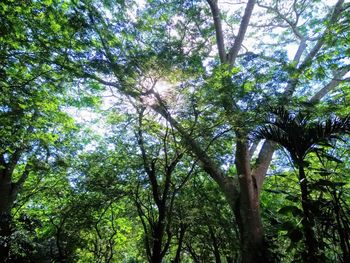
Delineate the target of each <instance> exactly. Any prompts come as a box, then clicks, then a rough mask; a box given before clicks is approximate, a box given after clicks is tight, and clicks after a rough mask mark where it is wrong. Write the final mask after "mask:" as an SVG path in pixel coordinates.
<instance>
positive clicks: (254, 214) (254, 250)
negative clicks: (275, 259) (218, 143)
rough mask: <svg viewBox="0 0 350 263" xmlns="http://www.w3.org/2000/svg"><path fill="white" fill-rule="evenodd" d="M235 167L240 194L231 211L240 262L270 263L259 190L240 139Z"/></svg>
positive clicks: (244, 145)
mask: <svg viewBox="0 0 350 263" xmlns="http://www.w3.org/2000/svg"><path fill="white" fill-rule="evenodd" d="M236 167H237V172H238V178H239V186H240V194H239V199H238V200H237V202H236V204H235V207H233V209H234V213H235V216H236V219H237V221H238V226H239V229H240V238H241V256H242V262H243V263H259V262H261V263H267V262H271V259H269V257H268V250H267V247H266V244H265V241H264V231H263V226H262V221H261V215H260V199H259V188H258V185H257V182H256V179H255V177H254V176H253V175H252V170H251V168H250V158H249V148H248V144H247V142H246V141H243V140H240V139H238V142H237V148H236Z"/></svg>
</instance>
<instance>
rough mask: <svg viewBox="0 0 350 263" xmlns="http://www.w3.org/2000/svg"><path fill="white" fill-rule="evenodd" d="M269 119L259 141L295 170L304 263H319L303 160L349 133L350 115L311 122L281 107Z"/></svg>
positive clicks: (306, 115) (307, 115)
mask: <svg viewBox="0 0 350 263" xmlns="http://www.w3.org/2000/svg"><path fill="white" fill-rule="evenodd" d="M271 112H272V114H273V117H272V118H271V119H270V120H269V121H267V123H266V124H265V125H264V126H262V127H260V128H259V130H258V132H257V134H258V137H259V138H264V139H267V140H271V141H274V142H276V143H278V144H279V145H281V146H283V147H284V148H286V149H287V151H288V152H289V154H290V156H291V158H292V160H293V164H294V165H295V166H296V167H298V170H299V174H298V176H299V178H298V179H299V186H300V190H301V205H302V209H303V220H302V226H303V230H304V236H305V245H306V249H307V252H306V254H305V262H323V259H322V258H323V255H322V253H321V252H320V249H319V243H318V242H317V239H316V236H315V233H314V230H313V225H314V217H313V214H312V212H311V202H310V201H311V200H310V196H309V189H308V180H307V177H306V174H305V167H306V163H305V157H306V156H307V154H308V153H310V152H312V151H316V150H319V148H316V146H319V145H328V146H332V142H333V141H334V140H337V139H339V138H340V137H339V136H340V135H342V134H346V133H350V115H349V116H347V117H345V118H340V117H336V116H332V117H330V118H328V119H326V120H321V121H320V120H316V121H314V120H312V119H311V116H310V114H305V113H303V112H297V113H293V112H289V111H288V110H286V109H285V108H283V107H279V108H276V109H272V111H271Z"/></svg>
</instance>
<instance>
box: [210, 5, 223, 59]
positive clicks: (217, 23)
mask: <svg viewBox="0 0 350 263" xmlns="http://www.w3.org/2000/svg"><path fill="white" fill-rule="evenodd" d="M207 2H208V4H209V6H210V10H211V14H212V16H213V21H214V27H215V35H216V44H217V47H218V52H219V57H220V61H221V63H226V50H225V41H224V36H223V32H222V23H221V18H220V10H219V7H218V2H217V0H207Z"/></svg>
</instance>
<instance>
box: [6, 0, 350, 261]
mask: <svg viewBox="0 0 350 263" xmlns="http://www.w3.org/2000/svg"><path fill="white" fill-rule="evenodd" d="M47 2H49V4H48V6H49V7H52V10H54V11H58V12H57V16H55V15H54V16H52V17H51V18H50V19H49V21H48V23H47V24H49V25H50V28H48V27H40V25H41V23H34V22H33V23H31V25H33V28H37V27H39V28H40V29H42V28H43V29H45V28H46V29H47V30H43V31H40V30H39V32H40V34H39V35H40V36H42V34H43V32H44V33H45V34H46V35H45V36H46V38H47V39H49V40H50V41H49V42H47V41H45V38H44V39H42V38H41V39H39V38H38V39H39V40H40V41H39V43H41V44H42V46H40V48H39V49H40V50H47V49H48V46H51V47H54V51H53V52H51V53H49V54H48V56H45V57H42V58H40V60H41V61H42V62H46V63H45V64H48V65H55V70H57V72H60V74H62V75H63V76H66V74H68V75H69V76H74V77H75V78H77V79H84V80H85V82H86V84H87V85H90V86H98V85H97V84H102V85H104V86H107V87H109V88H110V89H111V91H110V92H115V91H118V93H119V94H122V96H124V97H125V98H127V99H128V100H132V101H136V102H137V103H139V102H140V101H141V103H142V104H143V105H142V106H143V107H146V108H150V109H152V110H153V111H154V112H156V113H157V114H159V115H160V116H162V117H163V119H164V120H165V121H167V122H168V123H169V124H170V125H171V126H172V127H173V128H174V129H175V130H177V136H178V140H179V141H181V144H182V146H183V147H184V148H186V149H187V150H188V151H189V152H191V153H192V155H193V156H194V158H196V159H198V162H199V164H200V166H201V167H202V169H203V170H204V171H205V172H206V173H207V174H208V176H209V177H211V178H212V179H213V180H214V181H215V182H216V183H217V185H218V186H219V188H220V189H221V191H222V192H223V194H224V195H225V197H226V199H227V202H228V204H229V205H230V207H231V209H232V212H233V213H234V215H235V219H236V220H235V221H236V222H237V224H238V226H239V231H240V243H241V246H240V247H241V254H242V261H243V262H269V261H272V259H271V258H270V257H269V255H268V254H269V253H268V250H267V246H266V242H265V238H264V231H263V226H262V222H261V216H260V193H261V190H262V186H263V182H264V178H265V175H266V172H267V170H268V168H269V165H270V162H271V160H272V156H273V152H274V150H275V144H274V143H273V142H271V141H264V142H262V145H260V146H261V147H257V145H259V143H260V141H252V140H250V138H251V136H250V135H251V133H252V132H253V131H254V130H255V128H256V127H257V126H258V125H259V124H260V123H261V115H260V113H264V112H265V111H267V110H268V109H266V107H264V106H265V105H282V104H289V103H290V101H291V103H294V104H297V105H301V104H302V103H304V104H305V103H308V104H310V105H316V104H318V103H320V101H321V100H323V99H324V98H327V96H328V99H329V100H330V101H332V100H334V99H335V98H336V97H337V96H339V94H336V93H335V92H334V91H336V90H337V89H340V88H341V89H343V90H344V93H345V96H343V97H341V96H340V97H341V98H340V99H339V98H338V100H340V101H346V97H347V96H346V94H348V89H347V88H346V86H345V85H344V83H346V81H347V79H346V74H347V72H348V71H349V64H348V60H347V59H344V58H346V56H347V55H348V52H349V49H348V47H347V44H348V39H349V30H347V28H348V23H347V22H348V19H349V17H348V13H349V12H347V11H348V8H349V5H348V4H347V3H344V2H345V1H344V0H339V1H337V2H336V4H335V5H334V6H333V7H330V6H328V5H326V4H325V3H324V2H319V1H296V0H291V1H283V6H282V2H281V1H279V0H271V1H256V0H248V1H247V3H244V4H242V6H241V7H242V8H237V10H236V11H235V12H230V10H228V9H229V8H225V5H224V4H222V3H219V2H218V1H215V0H208V1H207V2H204V1H186V0H183V1H179V2H164V1H156V0H154V1H149V2H147V3H146V4H145V5H143V6H142V7H140V8H138V7H137V5H136V4H135V3H133V2H131V1H130V2H129V1H93V0H86V1H79V2H76V1H72V2H69V4H68V6H67V5H63V4H62V3H61V2H59V1H43V2H35V3H36V5H35V6H36V7H38V8H37V9H38V10H41V9H40V7H42V6H43V5H45V6H46V3H47ZM4 6H5V7H8V4H7V3H5V4H3V5H2V7H4ZM316 6H317V8H316ZM37 9H35V10H37ZM39 13H42V12H39ZM259 15H261V16H262V17H264V18H266V19H265V20H264V19H260V20H259V21H256V20H257V19H255V17H258V16H259ZM265 21H269V22H265ZM57 25H59V26H60V27H61V30H57V28H58V26H57ZM266 31H268V32H269V33H268V34H266ZM28 32H29V31H28ZM270 32H272V33H273V35H271V34H270ZM266 35H270V37H268V38H266ZM249 40H250V41H251V42H250V41H249ZM249 42H250V43H255V44H256V45H254V46H253V44H250V43H249ZM268 42H270V43H268ZM271 43H272V45H270V44H271ZM291 44H294V45H295V46H297V50H296V51H295V52H294V53H295V54H293V56H291V58H289V57H290V56H288V55H287V50H290V48H291ZM266 47H268V48H266ZM244 50H247V52H245V51H244ZM252 50H254V52H252ZM161 81H165V82H166V83H168V84H167V85H168V86H172V87H171V89H170V92H169V94H168V95H165V94H164V93H163V92H160V91H159V89H158V88H159V85H164V84H162V83H161ZM331 92H333V94H332V93H331ZM175 102H177V103H175Z"/></svg>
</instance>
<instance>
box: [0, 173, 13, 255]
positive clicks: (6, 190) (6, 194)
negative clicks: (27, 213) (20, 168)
mask: <svg viewBox="0 0 350 263" xmlns="http://www.w3.org/2000/svg"><path fill="white" fill-rule="evenodd" d="M11 208H12V196H11V177H9V176H8V175H7V174H6V173H3V174H0V262H9V252H10V237H11V221H12V218H11Z"/></svg>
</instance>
